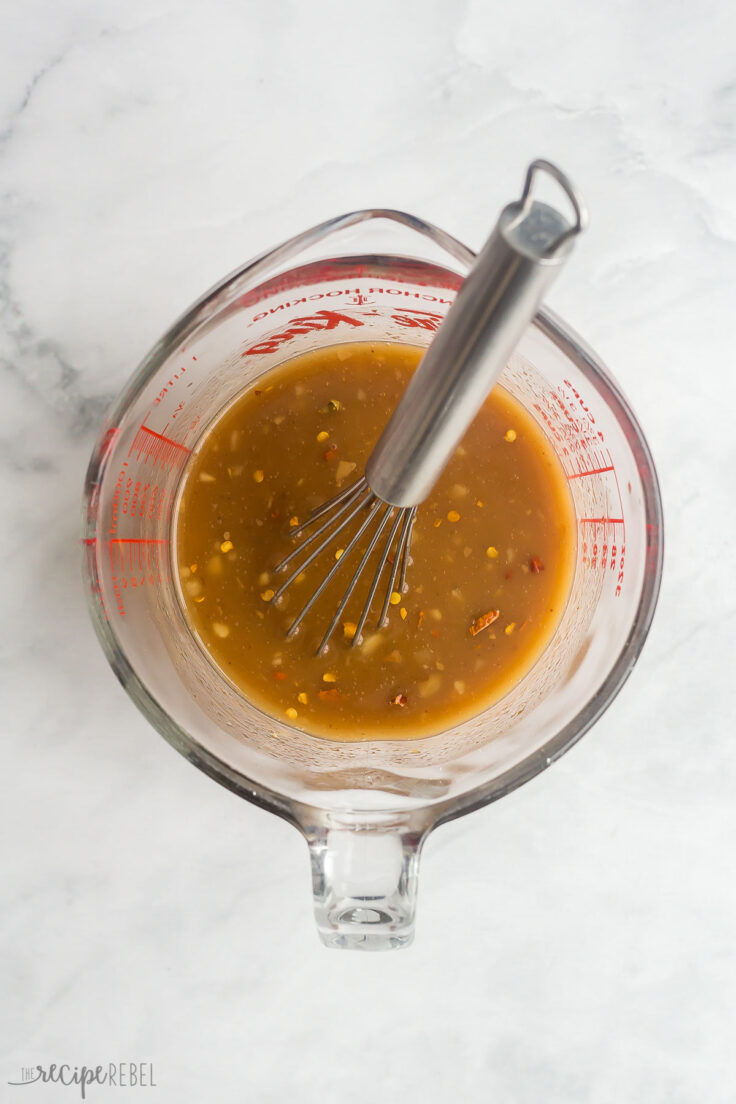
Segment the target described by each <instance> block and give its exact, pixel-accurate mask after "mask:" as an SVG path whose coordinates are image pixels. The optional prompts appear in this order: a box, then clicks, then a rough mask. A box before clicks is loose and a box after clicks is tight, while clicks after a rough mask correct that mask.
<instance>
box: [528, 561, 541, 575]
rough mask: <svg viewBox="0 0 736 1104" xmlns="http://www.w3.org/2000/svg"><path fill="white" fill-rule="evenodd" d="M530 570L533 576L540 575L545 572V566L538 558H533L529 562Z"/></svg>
mask: <svg viewBox="0 0 736 1104" xmlns="http://www.w3.org/2000/svg"><path fill="white" fill-rule="evenodd" d="M529 570H530V571H531V573H532V575H540V574H541V573H542V572H543V571H544V564H543V563H542V561H541V560H540V559H539V557H538V556H532V557H531V559H530V560H529Z"/></svg>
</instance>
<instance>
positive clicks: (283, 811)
mask: <svg viewBox="0 0 736 1104" xmlns="http://www.w3.org/2000/svg"><path fill="white" fill-rule="evenodd" d="M377 219H386V220H389V221H393V222H397V223H399V224H401V225H403V226H405V227H406V228H407V229H409V230H412V231H414V232H416V233H419V234H420V235H422V236H424V237H427V238H429V239H430V240H431V241H433V242H434V243H435V245H437V246H439V247H440V248H442V249H444V250H445V251H446V252H447V253H449V254H450V256H452V257H454V258H455V259H456V260H457V261H459V262H460V263H461V264H462V265H464V266H466V267H467V266H469V265H470V264H472V262H473V260H474V258H475V253H474V252H473V251H472V250H470V249H469V248H468V247H467V246H465V245H464V244H463V243H462V242H460V241H459V240H458V239H457V238H455V237H453V236H452V235H451V234H448V233H447V232H446V231H444V230H441V229H440V228H439V227H437V226H434V225H433V224H432V223H429V222H425V221H424V220H422V219H419V218H417V217H416V216H414V215H410V214H408V213H406V212H404V211H397V210H393V209H389V208H366V209H364V210H359V211H353V212H349V213H348V214H345V215H340V216H337V217H336V218H332V219H328V220H327V221H325V222H322V223H320V224H318V225H317V226H314V227H311V228H310V229H308V230H305V231H304V232H302V233H301V234H298V235H296V236H295V237H292V238H290V239H288V240H287V241H285V242H283V243H282V244H281V245H278V246H276V247H275V248H274V249H271V250H267V251H265V252H263V253H261V254H259V255H258V256H257V257H255V258H253V259H252V260H250V261H248V262H246V263H245V264H244V265H242V266H240V267H239V268H237V269H235V270H234V271H233V272H231V273H229V274H228V275H227V276H225V277H224V278H223V279H222V280H220V281H219V282H218V283H217V284H215V285H214V286H213V287H211V288H210V289H209V290H208V291H207V292H205V293H204V295H202V296H201V297H200V298H199V299H198V300H197V301H196V302H195V303H194V304H193V305H192V306H191V307H190V308H189V309H188V310H187V311H185V312H184V314H182V315H181V316H180V318H179V319H177V321H176V322H174V324H173V325H172V326H171V327H170V328H169V329H168V330H167V331H166V332H165V333H164V335H163V336H162V337H161V339H160V340H159V341H158V342H157V343H156V344H155V345H154V347H153V348H152V349H151V351H150V352H149V353H148V355H147V356H146V357H145V358H144V360H143V361H142V362H141V364H140V365H139V367H138V369H137V370H136V371H135V372H134V373H133V375H132V376H131V378H130V379H129V380H128V382H127V384H126V385H125V386H124V387H123V389H122V391H121V392H120V394H119V395H118V397H117V399H116V400H114V402H113V404H112V405H111V407H110V410H109V412H108V415H107V417H106V418H105V421H104V424H103V427H102V431H101V433H100V436H99V438H98V441H97V442H96V444H95V447H94V449H93V452H92V456H91V458H90V462H89V466H88V469H87V475H86V479H85V496H84V504H85V510H84V528H85V531H84V541H87V542H89V541H90V540H91V539H92V538H94V537H95V530H96V523H97V515H96V511H95V510H94V509H89V503H90V501H91V498H92V491H93V488H94V487H95V486H96V485H97V483H98V482H99V477H100V475H101V473H102V468H103V466H104V462H105V448H104V442H105V439H106V431H107V428H108V427H109V426H110V425H116V424H117V423H118V421H119V420H120V418H121V416H122V415H123V414H124V413H125V411H126V410H127V409H128V407H129V406H131V405H132V403H133V402H134V401H135V399H136V398H137V396H138V395H139V394H140V392H141V391H142V390H143V389H144V388H145V387H146V386H147V384H148V383H149V381H150V379H151V378H152V377H153V375H154V374H155V373H156V372H157V371H158V369H159V368H160V367H161V365H162V364H163V363H164V361H165V360H166V359H167V358H168V356H169V355H170V353H171V352H172V351H173V350H174V349H175V348H177V347H178V345H179V344H180V343H181V342H182V340H183V339H184V337H185V335H187V334H188V333H189V332H190V330H191V328H192V326H193V325H194V324H195V323H196V321H197V320H198V319H199V317H200V316H201V315H202V312H203V311H205V310H207V309H208V308H212V307H213V306H214V303H215V300H216V299H217V298H218V297H220V296H223V295H224V294H225V293H227V291H228V289H229V288H230V287H231V286H232V285H233V284H234V283H236V282H237V281H239V280H242V279H243V278H244V277H245V276H250V277H251V278H258V277H259V275H260V274H261V272H263V273H264V274H265V273H266V272H267V271H268V270H269V269H270V268H271V267H272V266H274V265H276V264H279V263H280V262H281V261H282V260H284V261H288V259H289V258H290V257H292V256H294V255H295V254H297V253H298V252H300V251H302V250H305V249H307V248H309V247H311V246H314V245H316V244H318V243H319V242H321V241H322V240H324V239H325V238H327V237H329V236H331V235H333V234H335V233H337V232H339V231H341V230H343V229H348V228H349V227H352V226H355V225H358V224H359V223H363V222H368V221H371V220H377ZM396 256H398V254H397V255H396ZM532 324H533V325H534V326H536V327H537V328H538V329H539V330H540V331H541V333H542V334H543V335H544V336H545V337H546V338H547V339H548V340H549V341H551V342H552V344H554V345H555V346H557V348H558V349H559V350H560V351H561V352H562V353H563V354H564V355H565V356H566V357H567V358H568V359H569V360H570V361H571V362H572V363H573V364H574V365H575V367H576V368H577V369H578V370H579V371H580V372H581V373H582V375H583V376H584V377H585V378H586V380H588V382H589V383H590V384H591V385H592V386H593V388H594V389H595V390H596V391H597V392H598V393H599V394H600V395H601V397H602V398H603V401H604V402H605V403H606V405H607V406H608V407H609V409H610V410H611V411H612V412H613V413H614V415H615V417H616V420H617V421H618V424H619V426H620V428H621V431H622V432H623V434H624V436H625V438H626V441H627V444H628V445H629V447H630V448H631V450H632V452H633V454H634V456H635V457H636V460H637V466H638V469H639V472H640V473H641V474H642V476H643V478H642V490H643V498H644V515H645V525H646V530H647V543H648V549H647V553H648V557H647V558H648V570H646V571H645V572H644V578H643V582H642V588H641V593H640V595H639V601H638V604H637V608H636V612H635V614H634V617H633V622H632V631H631V633H630V634H629V636H628V638H627V640H626V642H625V644H624V645H623V647H622V648H621V650H620V652H619V654H618V656H617V657H616V659H615V661H614V663H613V664H612V666H611V668H610V669H609V672H608V674H607V676H606V678H605V679H604V680H603V682H602V683H601V684H600V686H599V687H598V689H597V690H596V691H595V693H594V694H593V695H592V696H591V697H590V698H589V699H588V701H587V702H586V703H585V705H584V706H583V707H582V708H581V709H580V710H579V711H578V712H577V714H576V715H575V716H574V717H573V718H571V720H570V721H568V722H567V724H565V725H564V726H563V728H561V729H560V731H559V732H557V733H556V734H555V735H554V736H553V737H551V738H550V739H549V740H548V741H547V742H546V743H545V744H544V745H543V746H542V747H541V748H539V749H537V750H536V751H534V752H532V753H531V754H530V755H528V756H526V757H525V758H524V759H522V760H521V761H520V762H519V763H517V764H515V765H514V766H513V767H511V768H509V769H508V770H506V771H504V772H503V773H502V774H500V775H498V776H497V777H496V778H494V779H491V780H490V781H488V782H486V783H483V784H482V785H480V786H476V787H474V788H473V789H471V790H468V791H467V792H466V793H463V794H459V795H457V796H455V797H451V798H446V799H445V800H444V801H439V802H437V803H433V804H431V805H427V806H424V807H423V811H424V812H426V814H427V824H426V827H427V828H428V829H429V828H433V827H436V826H437V825H439V824H441V823H444V822H446V821H449V820H453V819H455V818H456V817H459V816H464V815H466V814H467V813H470V812H473V811H474V810H475V809H479V808H481V807H482V806H484V805H487V804H489V803H491V802H492V801H495V800H497V799H498V798H500V797H503V796H504V795H505V794H507V793H510V792H512V791H513V790H515V789H516V788H517V787H518V786H521V785H523V784H524V783H525V782H527V781H529V780H530V779H531V778H533V777H535V776H536V775H537V774H539V773H540V772H541V771H542V770H544V769H545V768H546V767H548V766H550V765H551V764H552V763H553V762H555V761H556V760H557V759H559V758H560V757H561V756H562V755H564V754H565V752H566V751H568V750H569V749H570V748H571V747H573V745H574V744H576V743H577V742H578V740H580V739H581V738H582V737H583V736H584V735H585V733H586V732H587V731H588V730H589V729H590V728H591V726H592V725H593V724H595V722H596V721H597V720H598V719H599V717H600V716H601V715H602V714H603V713H604V712H605V711H606V709H607V708H608V706H609V705H610V704H611V703H612V702H613V700H614V698H615V697H616V696H617V694H618V693H619V691H620V690H621V688H622V687H623V685H624V683H625V682H626V680H627V679H628V677H629V675H630V673H631V671H632V669H633V667H634V665H635V664H636V661H637V659H638V657H639V655H640V653H641V650H642V648H643V646H644V642H645V640H646V638H647V634H648V632H649V628H650V626H651V623H652V619H653V617H654V612H655V609H656V605H657V599H658V596H659V589H660V584H661V578H662V565H663V555H664V539H663V510H662V499H661V493H660V488H659V481H658V478H657V472H656V468H655V466H654V461H653V458H652V455H651V451H650V449H649V446H648V444H647V441H646V438H645V437H644V434H643V431H642V429H641V426H640V425H639V422H638V420H637V418H636V416H635V415H634V413H633V411H632V409H631V406H630V404H629V402H628V400H627V399H626V397H625V396H624V394H623V392H622V391H621V388H620V387H619V386H618V384H617V383H616V381H615V380H614V379H613V377H612V376H611V374H610V373H609V372H608V370H607V369H606V368H605V366H604V365H603V363H602V362H601V360H600V359H599V357H598V356H597V355H596V353H595V352H594V351H593V350H592V349H591V348H590V346H588V345H587V344H586V342H585V341H583V339H582V338H581V337H579V335H578V334H577V333H576V332H575V331H574V330H573V329H572V328H571V327H570V326H569V325H568V324H567V323H566V322H564V321H563V320H562V319H561V318H559V316H557V315H556V314H555V313H554V312H553V311H551V310H549V309H548V308H546V307H545V308H542V309H540V310H539V311H538V312H537V315H536V316H535V318H534V321H533V323H532ZM83 574H84V582H85V591H86V594H87V602H88V607H89V610H90V615H91V618H92V622H93V625H94V627H95V630H96V633H97V636H98V639H99V641H100V644H101V646H102V649H103V651H104V653H105V655H106V656H107V659H108V662H109V663H110V666H111V667H112V669H113V671H114V673H115V674H116V676H117V678H118V679H119V681H120V682H121V684H122V685H123V687H124V689H125V690H126V692H127V693H128V695H129V696H130V698H131V699H132V700H133V702H134V703H135V705H136V706H137V707H138V709H139V710H140V711H141V712H142V714H143V715H144V717H145V718H146V719H147V720H148V721H149V723H150V724H151V725H152V726H153V727H154V728H155V729H156V730H157V731H158V732H159V733H160V734H161V735H162V736H163V737H164V739H165V740H166V741H167V742H168V743H169V744H171V746H172V747H174V748H175V749H176V750H177V751H179V752H180V753H181V754H182V755H184V756H185V758H187V759H188V760H189V761H190V762H191V763H193V764H194V766H196V767H197V768H198V769H199V770H201V771H203V773H205V774H206V775H208V776H209V777H210V778H212V779H214V780H215V781H216V782H219V783H220V784H221V785H223V786H225V787H226V788H227V789H229V790H231V791H232V792H234V793H236V794H238V795H239V796H241V797H243V798H245V799H246V800H247V801H249V802H251V804H254V805H258V806H260V807H262V808H264V809H267V810H268V811H269V812H272V813H275V814H276V815H278V816H281V817H283V818H284V819H285V820H287V821H289V822H290V823H292V824H294V825H295V826H296V827H297V828H299V829H300V830H301V831H303V830H304V827H303V826H304V825H305V824H307V823H310V822H311V823H314V820H315V817H319V815H320V810H318V809H317V808H315V807H313V806H311V805H309V804H307V803H304V802H300V801H298V800H296V799H294V798H291V797H287V796H285V795H284V794H281V793H279V792H278V791H277V790H273V789H271V788H270V787H268V786H266V785H264V784H263V783H260V782H257V781H255V780H254V779H250V778H248V777H247V776H245V775H243V774H241V773H240V772H239V771H237V770H235V769H234V768H232V767H230V766H229V764H227V763H224V762H223V761H222V760H220V759H218V758H217V756H215V755H213V754H212V753H211V752H209V751H208V750H207V749H206V748H204V747H202V745H201V744H199V743H198V742H197V741H196V740H195V739H194V738H193V737H192V736H190V734H189V733H188V732H187V731H186V730H185V729H184V728H182V727H181V726H180V725H179V724H178V723H177V722H176V721H175V720H174V719H173V718H172V717H171V716H170V715H169V714H168V713H167V712H166V711H165V710H164V709H163V708H162V707H161V706H160V705H159V703H158V702H157V701H156V699H155V698H154V697H153V696H152V695H151V694H150V693H149V691H148V690H147V688H146V687H145V685H144V684H143V683H142V682H141V680H140V679H139V678H138V675H137V674H136V672H135V670H134V668H133V667H132V665H131V663H130V661H129V660H128V658H127V656H126V655H125V652H124V651H123V649H122V648H121V647H120V645H119V643H118V639H117V636H116V634H115V632H114V630H113V628H112V627H111V625H110V623H109V621H108V620H107V618H106V617H105V615H104V610H103V608H102V603H101V599H100V596H99V592H98V588H97V586H96V585H95V580H94V579H93V578H92V577H91V569H90V563H89V560H88V559H87V558H85V559H84V561H83Z"/></svg>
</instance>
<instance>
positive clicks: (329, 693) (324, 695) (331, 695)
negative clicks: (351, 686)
mask: <svg viewBox="0 0 736 1104" xmlns="http://www.w3.org/2000/svg"><path fill="white" fill-rule="evenodd" d="M317 697H318V698H319V699H320V700H321V701H335V700H336V699H337V698H339V697H340V691H339V690H338V689H337V687H336V686H333V687H332V689H331V690H318V691H317Z"/></svg>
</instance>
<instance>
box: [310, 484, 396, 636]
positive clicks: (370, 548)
mask: <svg viewBox="0 0 736 1104" xmlns="http://www.w3.org/2000/svg"><path fill="white" fill-rule="evenodd" d="M385 505H386V503H384V502H383V501H382V500H381V499H380V498H379V499H377V500H376V506H385ZM393 512H394V508H393V506H388V507H387V509H386V510H385V512H384V515H383V517H382V518H381V520H380V522H379V523H378V528H377V529H376V531H375V533H374V534H373V536H372V537H371V539H370V541H369V542H368V547H367V548H366V550H365V552H364V553H363V556H362V557H361V560H360V563H359V564H358V566H357V568H356V569H355V571H354V572H353V575H352V577H351V579H350V582H349V583H348V585H347V587H346V589H345V593H344V594H343V596H342V599H341V600H340V605H339V606H338V607H337V610H336V612H335V616H334V617H333V618H332V621H331V622H330V624H329V627H328V629H327V632H326V633H325V635H324V636H323V637H322V640H321V642H320V645H319V648H318V649H317V655H322V654H323V652H324V651H325V650H326V648H327V644H328V642H329V639H330V637H331V636H332V634H333V632H334V631H335V628H336V627H337V623H338V621H339V620H340V618H341V617H342V614H343V611H344V609H345V607H346V605H347V604H348V602H349V601H350V596H351V594H352V593H353V591H354V589H355V585H356V583H357V582H358V579H359V578H360V576H361V575H362V573H363V570H364V568H365V565H366V564H367V563H368V560H369V559H370V557H371V555H372V554H373V549H374V548H375V547H376V545H377V544H378V541H379V540H380V537H381V533H382V532H383V530H384V529H385V528H386V523H387V522H388V520H389V518H390V517H391V515H392V514H393ZM369 520H372V517H371V518H370V519H369ZM364 528H365V526H364ZM360 535H361V534H360V533H359V534H357V536H358V537H360ZM356 542H357V538H356V540H354V541H351V544H350V545H349V546H348V548H346V549H345V553H344V555H345V556H347V555H348V553H349V552H350V551H352V545H353V544H355V543H356ZM342 558H343V557H342V556H341V557H340V559H342ZM338 563H339V561H338ZM374 593H375V590H374ZM369 602H370V599H369ZM364 614H367V610H364ZM364 624H365V616H362V617H361V621H360V624H359V625H358V627H357V628H356V630H355V636H354V637H353V640H355V638H356V637H357V636H359V635H360V631H361V629H362V627H363V625H364Z"/></svg>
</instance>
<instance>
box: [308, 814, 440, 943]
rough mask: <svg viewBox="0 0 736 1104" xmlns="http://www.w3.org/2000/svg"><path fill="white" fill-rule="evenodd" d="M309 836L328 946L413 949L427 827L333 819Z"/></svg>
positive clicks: (322, 928)
mask: <svg viewBox="0 0 736 1104" xmlns="http://www.w3.org/2000/svg"><path fill="white" fill-rule="evenodd" d="M303 830H304V834H305V836H306V838H307V843H308V844H309V853H310V857H311V862H312V890H313V893H314V912H315V919H316V921H317V929H318V932H319V936H320V939H321V940H322V942H323V943H324V944H325V945H326V946H328V947H343V948H356V949H359V950H367V951H380V950H389V949H391V948H393V947H406V946H408V945H409V943H411V941H412V939H413V938H414V913H415V909H416V892H417V871H418V866H419V855H420V852H421V848H422V844H423V842H424V840H425V838H426V836H427V834H428V830H427V827H426V826H421V825H418V824H416V823H412V821H411V818H406V819H401V820H397V819H396V818H392V819H385V818H378V819H375V818H371V819H368V820H367V819H361V820H357V819H353V818H350V819H347V818H346V819H345V820H335V819H334V818H330V822H329V823H325V824H322V825H312V826H305V827H304V829H303Z"/></svg>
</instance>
